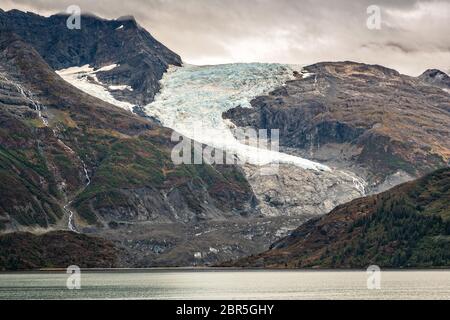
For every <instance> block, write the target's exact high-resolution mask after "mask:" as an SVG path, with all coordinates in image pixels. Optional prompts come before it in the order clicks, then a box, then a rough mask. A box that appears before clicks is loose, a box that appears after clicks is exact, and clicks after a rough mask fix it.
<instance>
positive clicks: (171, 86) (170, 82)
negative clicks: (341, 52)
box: [144, 63, 331, 171]
mask: <svg viewBox="0 0 450 320" xmlns="http://www.w3.org/2000/svg"><path fill="white" fill-rule="evenodd" d="M294 71H297V72H299V73H301V71H302V67H301V66H297V65H283V64H268V63H245V64H224V65H211V66H194V65H184V66H183V67H175V66H171V67H170V68H169V70H168V71H167V73H166V74H165V75H164V77H163V79H162V80H161V81H160V83H161V91H160V92H159V94H157V95H156V97H155V101H154V102H152V103H150V104H149V105H147V106H145V108H144V111H145V112H146V113H147V114H148V115H149V116H152V117H155V118H157V119H158V120H159V121H160V122H161V123H162V124H163V125H164V126H165V127H168V128H171V129H173V130H175V131H177V132H179V133H180V134H182V135H183V136H185V137H188V138H190V139H193V140H195V141H197V142H200V143H203V144H205V145H208V146H210V147H213V148H217V149H222V150H225V151H226V152H227V153H233V154H235V155H236V156H237V157H238V158H239V159H240V160H241V161H244V162H246V163H248V164H253V165H258V166H264V165H268V164H271V163H285V164H293V165H296V166H300V167H302V168H304V169H312V170H320V171H331V169H330V168H329V167H328V166H325V165H322V164H320V163H317V162H313V161H310V160H307V159H303V158H300V157H297V156H292V155H288V154H285V153H281V152H278V151H273V150H268V149H265V148H258V147H255V146H251V145H248V144H245V143H241V142H240V141H238V140H237V139H236V137H235V136H234V135H233V132H232V130H231V129H232V127H233V125H232V124H231V123H230V122H229V121H226V120H224V119H223V118H222V114H223V113H224V112H225V111H227V110H230V109H232V108H235V107H238V106H241V107H243V108H251V104H250V101H251V100H252V99H253V98H255V97H257V96H260V95H264V94H267V93H269V92H270V91H272V90H274V89H275V88H277V87H280V86H283V85H284V84H285V83H286V81H289V80H293V79H294Z"/></svg>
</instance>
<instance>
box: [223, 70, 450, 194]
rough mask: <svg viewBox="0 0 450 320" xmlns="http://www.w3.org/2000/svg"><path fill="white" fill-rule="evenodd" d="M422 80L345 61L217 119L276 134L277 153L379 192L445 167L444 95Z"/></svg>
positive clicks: (448, 101)
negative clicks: (344, 174)
mask: <svg viewBox="0 0 450 320" xmlns="http://www.w3.org/2000/svg"><path fill="white" fill-rule="evenodd" d="M433 75H435V76H433ZM440 75H442V74H440V73H439V75H436V73H435V72H431V73H428V76H427V78H430V77H431V78H432V79H438V78H439V79H440V78H441V76H440ZM424 77H425V76H421V77H420V78H413V77H408V76H404V75H401V74H399V73H398V72H396V71H395V70H392V69H388V68H384V67H381V66H371V65H365V64H359V63H353V62H339V63H319V64H315V65H312V66H308V67H306V68H305V69H304V73H303V74H297V78H298V79H297V80H293V81H289V82H288V83H287V84H286V86H284V87H281V88H279V89H277V90H275V91H273V92H272V93H270V94H269V95H267V96H262V97H258V98H256V99H254V100H253V101H252V106H253V108H252V109H248V108H245V109H244V108H236V109H233V110H230V111H228V112H227V113H225V114H224V117H226V118H229V119H231V120H232V121H233V122H234V123H235V124H236V125H238V126H241V127H246V126H251V127H255V128H262V129H280V144H281V145H282V146H283V147H289V148H293V149H294V150H293V152H298V153H299V154H301V155H303V156H305V157H307V158H309V159H312V160H315V161H318V162H322V163H323V162H324V161H325V164H329V165H331V166H336V167H341V168H346V169H348V170H351V171H354V172H356V173H358V174H361V175H362V176H363V177H364V178H365V179H366V180H368V182H369V187H370V188H371V189H372V190H379V186H380V185H382V184H384V182H385V180H386V179H390V180H391V181H392V180H393V179H394V178H395V176H398V175H401V176H404V177H406V176H409V177H419V176H421V175H422V174H425V173H427V172H430V171H432V170H434V169H437V168H439V167H442V166H446V165H448V161H449V156H450V144H449V141H450V139H449V138H450V131H449V127H448V123H450V114H449V110H450V95H449V94H448V93H446V92H445V91H443V90H442V89H440V88H438V87H436V86H435V85H430V84H429V83H430V81H425V80H424ZM444 78H445V77H442V80H443V81H444V80H445V79H444ZM436 81H437V80H436ZM325 151H326V152H325ZM327 153H328V154H333V155H334V156H333V157H329V156H327ZM327 158H328V159H327Z"/></svg>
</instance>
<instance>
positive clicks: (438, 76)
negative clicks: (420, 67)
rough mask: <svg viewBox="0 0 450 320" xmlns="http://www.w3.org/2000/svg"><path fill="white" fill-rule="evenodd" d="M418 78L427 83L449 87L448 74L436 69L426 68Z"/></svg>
mask: <svg viewBox="0 0 450 320" xmlns="http://www.w3.org/2000/svg"><path fill="white" fill-rule="evenodd" d="M419 79H420V80H421V81H423V82H425V83H427V84H431V85H434V86H437V87H440V88H443V89H450V77H449V76H448V74H446V73H445V72H443V71H441V70H438V69H428V70H426V71H425V72H424V73H422V74H421V75H420V76H419Z"/></svg>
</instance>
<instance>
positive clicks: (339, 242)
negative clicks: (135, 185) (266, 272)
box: [232, 168, 450, 268]
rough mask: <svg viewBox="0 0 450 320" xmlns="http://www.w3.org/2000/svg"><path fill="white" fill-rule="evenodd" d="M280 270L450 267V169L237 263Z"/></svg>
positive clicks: (348, 208)
mask: <svg viewBox="0 0 450 320" xmlns="http://www.w3.org/2000/svg"><path fill="white" fill-rule="evenodd" d="M232 265H233V266H240V267H263V266H264V267H274V268H367V267H368V266H370V265H379V266H380V267H384V268H407V267H408V268H410V267H411V268H412V267H414V268H425V267H448V266H450V169H449V168H445V169H440V170H437V171H435V172H433V173H431V174H429V175H427V176H425V177H423V178H421V179H419V180H416V181H413V182H408V183H405V184H402V185H400V186H397V187H395V188H393V189H391V190H389V191H387V192H384V193H381V194H378V195H374V196H370V197H365V198H360V199H357V200H354V201H352V202H350V203H347V204H344V205H341V206H339V207H337V208H336V209H334V210H333V211H331V212H330V213H329V214H327V215H326V216H324V217H321V218H317V219H313V220H311V221H309V222H307V223H305V224H304V225H302V226H301V227H299V228H298V229H297V230H295V231H294V232H292V233H291V235H289V236H288V237H286V238H283V239H281V240H279V241H278V242H276V243H274V244H273V245H272V248H271V250H269V251H267V252H264V253H262V254H260V255H256V256H251V257H248V258H245V259H242V260H240V261H237V262H236V263H233V264H232Z"/></svg>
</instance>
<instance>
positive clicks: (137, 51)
mask: <svg viewBox="0 0 450 320" xmlns="http://www.w3.org/2000/svg"><path fill="white" fill-rule="evenodd" d="M66 19H67V15H65V14H58V15H53V16H50V17H43V16H39V15H36V14H33V13H26V12H22V11H19V10H11V11H8V12H0V29H2V30H11V31H13V32H14V33H16V34H17V35H19V36H20V37H21V38H22V39H23V40H24V41H25V42H27V43H29V44H30V45H31V46H33V47H34V49H36V50H37V51H38V52H39V54H40V55H41V56H42V58H43V59H44V60H45V61H46V62H47V63H48V64H49V65H50V66H51V67H52V68H53V69H54V70H61V69H66V68H70V67H75V66H84V65H89V66H91V67H93V68H96V69H99V68H102V67H105V66H111V65H117V68H115V69H113V70H112V69H110V70H107V71H105V72H102V73H100V74H98V79H99V81H100V82H102V83H104V84H106V85H109V86H119V85H120V86H127V87H130V88H132V90H130V92H128V93H127V94H126V95H123V94H122V95H121V98H122V99H125V100H126V101H127V102H130V103H132V104H136V105H146V104H148V103H150V102H152V101H153V99H154V96H155V94H156V93H157V92H158V91H159V80H160V79H161V78H162V75H163V74H164V73H165V72H166V70H167V68H168V67H169V65H176V66H181V64H182V61H181V58H180V57H179V56H178V55H177V54H176V53H174V52H172V51H171V50H170V49H168V48H167V47H165V46H164V45H163V44H161V43H160V42H159V41H157V40H156V39H155V38H153V37H152V35H151V34H150V33H148V32H147V31H146V30H145V29H143V28H141V27H139V25H138V24H137V22H136V20H135V19H134V18H133V17H122V18H119V19H118V20H107V19H102V18H99V17H96V16H93V15H83V16H82V22H81V29H80V30H69V29H68V28H67V26H66Z"/></svg>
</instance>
